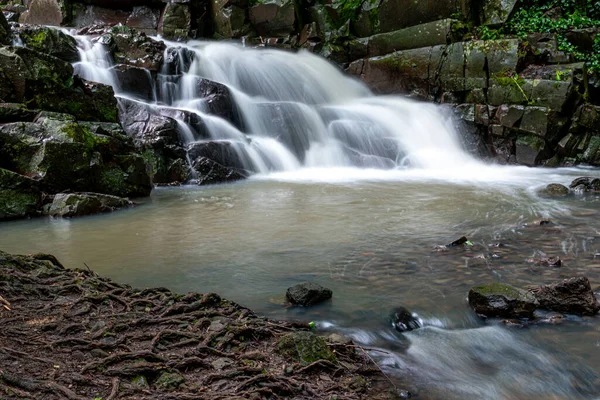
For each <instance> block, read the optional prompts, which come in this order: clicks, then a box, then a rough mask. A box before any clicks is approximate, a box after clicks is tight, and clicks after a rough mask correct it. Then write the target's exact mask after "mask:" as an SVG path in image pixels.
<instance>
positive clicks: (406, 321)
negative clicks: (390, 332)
mask: <svg viewBox="0 0 600 400" xmlns="http://www.w3.org/2000/svg"><path fill="white" fill-rule="evenodd" d="M392 325H393V327H394V328H395V329H396V330H397V331H398V332H407V331H412V330H415V329H419V328H420V327H421V322H420V321H419V319H418V318H417V317H416V316H415V315H413V314H412V313H411V312H410V311H408V310H407V309H406V308H404V307H399V308H397V309H396V310H395V311H394V313H393V314H392Z"/></svg>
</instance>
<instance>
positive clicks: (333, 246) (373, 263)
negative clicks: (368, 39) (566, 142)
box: [0, 37, 600, 399]
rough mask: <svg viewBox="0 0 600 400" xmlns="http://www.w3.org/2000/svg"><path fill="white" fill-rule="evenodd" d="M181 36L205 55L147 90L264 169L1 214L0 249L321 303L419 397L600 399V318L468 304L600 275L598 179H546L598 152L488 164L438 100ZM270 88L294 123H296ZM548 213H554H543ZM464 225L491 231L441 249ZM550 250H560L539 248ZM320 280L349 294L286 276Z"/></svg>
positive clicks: (329, 320)
mask: <svg viewBox="0 0 600 400" xmlns="http://www.w3.org/2000/svg"><path fill="white" fill-rule="evenodd" d="M78 40H79V42H80V45H81V55H82V62H81V63H79V64H77V65H76V70H77V71H78V73H80V74H81V75H82V76H83V77H84V78H86V79H90V80H96V81H101V82H104V83H108V84H112V85H113V86H114V87H115V90H116V92H117V96H118V97H121V98H133V96H132V95H131V94H128V93H125V92H122V91H119V85H118V82H116V81H115V80H114V76H113V75H112V73H111V70H110V67H111V65H112V64H111V63H112V61H111V60H110V59H109V58H107V56H106V52H105V51H104V50H103V48H102V47H101V45H100V44H98V43H94V42H92V41H91V39H90V38H86V37H78ZM168 45H169V46H170V48H173V47H175V46H179V47H178V48H179V49H180V50H181V49H187V50H189V51H193V52H194V53H195V55H196V56H195V58H194V61H193V62H191V63H189V64H187V65H185V66H184V65H181V66H179V67H177V68H175V69H176V70H177V69H178V68H179V69H178V70H180V71H183V72H182V74H180V75H181V76H180V77H179V78H178V80H177V81H176V82H174V81H173V80H172V79H171V80H170V79H167V77H162V78H161V76H160V74H159V76H158V78H157V80H156V87H155V88H154V93H155V98H154V100H153V101H145V103H147V106H148V107H152V108H154V109H156V110H157V113H160V112H161V110H165V109H166V110H172V109H181V110H186V111H188V112H193V113H196V114H197V115H198V116H199V117H201V118H202V120H203V121H204V123H205V125H206V127H207V129H208V131H209V133H210V138H209V139H206V138H202V139H200V138H198V137H196V136H195V134H194V129H193V128H194V127H193V126H189V127H186V126H185V122H184V121H181V124H182V128H181V133H182V137H183V140H185V141H187V143H192V142H195V141H198V140H228V141H232V142H235V143H237V144H239V146H238V147H237V149H238V150H239V151H240V154H242V158H243V159H244V160H245V162H246V163H247V165H246V166H247V168H248V170H251V171H253V172H254V173H253V175H252V176H251V177H250V179H248V180H246V181H243V182H238V183H235V184H229V185H220V186H205V187H197V186H182V187H176V188H158V189H155V190H154V192H153V194H152V196H151V197H150V198H148V199H142V200H141V202H142V203H143V204H142V205H141V206H139V207H136V208H133V209H129V210H123V211H119V212H115V213H112V214H109V215H99V216H91V217H85V218H75V219H35V220H27V221H16V222H9V223H3V224H2V225H1V226H0V249H2V250H3V251H8V252H14V253H33V252H47V253H51V254H54V255H56V256H57V257H58V258H59V259H60V260H61V261H62V262H63V263H64V264H65V265H67V266H69V267H80V268H81V267H83V266H84V263H85V264H87V265H88V266H90V267H91V268H93V269H94V271H96V272H97V273H99V274H101V275H106V276H108V277H111V278H113V279H115V280H118V281H120V282H125V283H129V284H131V285H133V286H135V287H147V286H165V287H168V288H170V289H172V290H175V291H178V292H186V291H199V292H209V291H214V292H217V293H219V294H220V295H222V296H224V297H227V298H229V299H231V300H234V301H236V302H238V303H240V304H242V305H244V306H247V307H249V308H251V309H253V310H254V311H256V312H259V313H262V314H265V315H267V316H269V317H272V318H279V319H300V320H305V321H315V322H316V323H317V326H318V328H319V329H320V330H322V331H328V330H332V331H337V332H342V333H343V334H345V335H348V336H351V337H353V338H354V339H355V341H356V342H358V343H360V344H364V345H368V346H369V347H371V348H378V349H381V350H383V351H384V352H374V353H373V354H372V355H373V357H375V358H376V359H377V360H378V362H379V363H380V365H381V366H382V368H383V369H384V370H385V371H386V373H387V374H389V376H390V377H391V378H392V379H393V380H395V381H396V382H397V384H398V386H399V387H402V388H406V389H408V390H409V391H411V392H412V393H413V394H416V395H418V398H420V399H577V398H581V399H595V398H599V396H600V357H599V356H600V319H599V318H596V317H593V318H579V317H572V316H569V317H567V318H565V319H564V320H562V322H561V323H560V324H554V325H551V324H538V325H529V326H528V327H526V328H522V329H519V328H511V327H508V326H505V325H504V324H503V323H501V322H500V321H488V322H484V321H482V320H480V319H479V318H478V317H477V316H476V315H475V314H474V313H473V311H472V310H471V309H470V308H469V306H468V304H467V302H466V296H467V293H468V290H469V288H470V287H472V286H474V285H478V284H485V283H491V282H496V281H500V282H504V283H509V284H513V285H515V286H519V287H525V286H527V285H540V284H545V283H551V282H554V281H556V280H559V279H563V278H566V277H573V276H582V275H583V276H587V277H588V278H589V279H590V281H591V283H592V287H593V288H598V287H599V286H600V197H599V196H593V195H590V196H570V197H565V198H558V199H548V198H543V197H539V196H538V195H537V194H536V190H537V189H539V188H541V187H544V186H545V185H547V184H549V183H562V184H566V185H568V184H569V183H570V182H571V181H572V180H573V179H574V178H576V177H579V176H584V175H588V176H595V177H600V171H599V170H598V169H583V168H582V169H575V168H573V169H542V168H537V169H534V168H526V167H515V166H510V167H508V166H507V167H502V166H491V165H486V164H484V163H482V162H480V161H478V160H476V159H474V158H473V157H471V156H470V155H469V154H467V153H466V152H465V151H464V150H463V149H462V147H461V145H460V139H459V136H458V134H457V133H456V132H455V131H454V130H453V128H452V125H453V124H452V123H451V121H449V120H448V118H446V117H445V116H444V115H443V114H442V113H440V112H439V111H438V109H437V108H436V107H435V106H434V105H430V104H422V103H414V102H412V101H409V100H406V99H403V98H400V97H376V96H372V95H371V94H370V93H369V91H368V90H367V89H366V88H365V87H363V86H362V85H361V84H359V83H358V82H356V81H353V80H351V79H349V78H346V77H344V76H343V75H342V74H341V73H340V72H338V71H337V70H336V69H335V68H334V67H332V66H331V65H329V64H328V63H327V62H325V61H324V60H321V59H319V58H317V57H315V56H313V55H310V54H309V53H298V54H291V53H284V52H279V51H272V50H249V49H244V48H241V47H238V46H234V45H231V44H220V43H190V44H188V45H185V46H183V45H181V44H173V43H170V44H168ZM182 46H183V47H182ZM181 51H183V50H181ZM180 58H182V57H180ZM197 77H203V78H207V79H211V80H214V81H217V82H220V83H222V84H225V85H227V86H228V88H229V89H230V90H231V91H232V93H233V94H234V98H235V101H236V104H237V105H238V108H239V112H240V114H241V117H240V118H241V123H240V124H238V126H235V124H232V123H231V122H230V121H225V120H223V119H221V118H218V117H215V116H214V115H210V114H209V113H207V111H206V104H204V103H203V102H202V101H201V100H197V99H196V97H195V96H196V95H195V93H194V91H193V90H191V89H190V88H192V87H193V85H192V84H191V83H190V82H191V81H192V80H193V79H195V78H197ZM135 101H143V100H141V99H135ZM273 104H275V105H276V108H277V109H278V110H280V111H281V110H283V109H285V112H284V113H285V115H286V118H288V119H289V121H291V123H290V124H288V125H289V126H290V127H291V128H290V129H288V130H287V131H286V133H285V135H284V134H283V133H281V132H278V131H277V126H276V125H274V122H273V121H274V120H276V119H277V118H275V117H273V115H272V110H273V108H272V107H271V106H272V105H273ZM169 115H172V113H170V114H169ZM286 135H287V136H286ZM542 218H550V219H551V220H552V221H553V222H554V224H553V225H544V226H540V225H539V223H537V224H536V221H539V220H540V219H542ZM462 235H466V236H468V237H469V238H470V240H471V241H472V242H473V243H474V246H473V247H470V248H457V249H454V250H452V251H449V252H443V253H440V252H434V251H432V249H433V248H434V246H436V245H443V244H447V243H449V242H451V241H453V240H454V239H457V238H458V237H460V236H462ZM497 244H502V245H503V246H501V247H498V246H497ZM543 255H547V256H559V257H560V258H561V259H562V261H563V266H562V267H561V268H551V267H542V266H537V265H535V264H532V263H530V262H528V260H529V259H532V258H536V257H539V256H543ZM304 281H316V282H318V283H320V284H322V285H324V286H327V287H330V288H332V289H333V292H334V297H333V300H332V301H331V302H327V303H325V304H322V305H319V306H316V307H313V308H308V309H300V308H286V307H285V306H284V305H283V296H284V294H285V291H286V289H287V288H288V287H289V286H292V285H294V284H297V283H301V282H304ZM399 306H403V307H406V308H408V309H410V310H411V311H412V312H415V313H417V314H418V315H419V317H420V318H421V319H422V320H423V324H424V327H423V328H421V329H419V330H416V331H413V332H410V333H405V334H400V333H398V332H396V331H394V330H393V329H392V327H391V324H390V322H389V315H390V313H391V312H392V310H393V309H394V308H395V307H399Z"/></svg>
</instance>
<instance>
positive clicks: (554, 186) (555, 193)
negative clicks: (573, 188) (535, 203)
mask: <svg viewBox="0 0 600 400" xmlns="http://www.w3.org/2000/svg"><path fill="white" fill-rule="evenodd" d="M538 195H540V196H542V197H565V196H568V195H569V188H568V187H566V186H565V185H561V184H559V183H551V184H549V185H548V186H546V187H545V188H543V189H540V190H538Z"/></svg>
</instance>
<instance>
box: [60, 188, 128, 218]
mask: <svg viewBox="0 0 600 400" xmlns="http://www.w3.org/2000/svg"><path fill="white" fill-rule="evenodd" d="M131 205H133V203H132V202H131V201H129V200H128V199H124V198H121V197H117V196H109V195H106V194H99V193H59V194H57V195H56V196H54V201H53V202H52V204H51V205H50V211H49V214H50V215H51V216H53V217H79V216H84V215H91V214H100V213H105V212H111V211H115V210H117V209H119V208H124V207H128V206H131Z"/></svg>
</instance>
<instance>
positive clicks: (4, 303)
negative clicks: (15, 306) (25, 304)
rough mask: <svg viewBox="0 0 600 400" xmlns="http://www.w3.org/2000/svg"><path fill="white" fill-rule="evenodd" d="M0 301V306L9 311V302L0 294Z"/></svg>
mask: <svg viewBox="0 0 600 400" xmlns="http://www.w3.org/2000/svg"><path fill="white" fill-rule="evenodd" d="M0 303H2V308H4V309H5V310H6V311H10V303H9V302H8V301H7V300H5V299H4V298H3V297H2V296H0Z"/></svg>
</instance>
